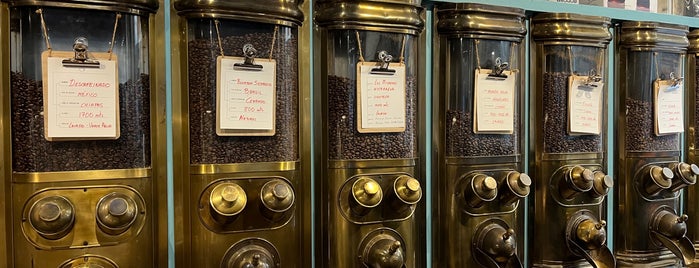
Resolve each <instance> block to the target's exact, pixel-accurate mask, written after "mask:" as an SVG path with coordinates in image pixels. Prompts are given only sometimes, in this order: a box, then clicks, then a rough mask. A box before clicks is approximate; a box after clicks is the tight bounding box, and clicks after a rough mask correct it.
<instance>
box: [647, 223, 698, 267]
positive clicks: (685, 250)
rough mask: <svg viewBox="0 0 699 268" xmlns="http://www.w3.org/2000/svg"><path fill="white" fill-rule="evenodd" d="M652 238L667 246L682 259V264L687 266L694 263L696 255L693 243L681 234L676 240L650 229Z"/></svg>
mask: <svg viewBox="0 0 699 268" xmlns="http://www.w3.org/2000/svg"><path fill="white" fill-rule="evenodd" d="M651 234H652V235H653V238H655V239H656V240H658V241H659V242H660V243H662V244H663V246H665V247H666V248H668V249H669V250H670V251H671V252H672V253H673V254H675V256H677V257H678V258H680V260H682V266H688V265H690V264H692V263H694V258H695V257H696V251H694V244H693V243H692V240H690V239H689V238H687V237H686V236H683V237H681V238H679V239H677V240H674V239H671V238H669V237H667V236H665V235H663V234H661V233H659V232H657V231H651Z"/></svg>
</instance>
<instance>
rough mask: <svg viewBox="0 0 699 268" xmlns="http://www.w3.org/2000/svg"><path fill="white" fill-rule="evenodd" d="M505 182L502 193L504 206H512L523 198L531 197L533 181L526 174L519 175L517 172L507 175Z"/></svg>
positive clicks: (501, 199) (501, 198)
mask: <svg viewBox="0 0 699 268" xmlns="http://www.w3.org/2000/svg"><path fill="white" fill-rule="evenodd" d="M505 182H506V183H504V184H503V186H501V187H502V188H505V189H504V190H503V191H501V193H502V194H501V195H500V202H501V203H502V204H503V205H506V206H507V205H512V204H514V203H515V202H517V201H518V200H520V199H521V198H524V197H526V196H527V195H529V191H530V186H531V185H532V179H531V177H529V175H527V174H525V173H519V172H517V171H512V172H509V173H507V175H506V178H505Z"/></svg>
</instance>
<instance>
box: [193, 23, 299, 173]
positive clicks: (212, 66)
mask: <svg viewBox="0 0 699 268" xmlns="http://www.w3.org/2000/svg"><path fill="white" fill-rule="evenodd" d="M272 38H273V32H271V31H266V32H256V33H247V34H243V35H225V33H222V35H221V40H222V46H223V50H224V54H225V55H226V56H238V57H242V56H243V51H242V48H243V46H244V45H245V44H252V45H253V46H254V47H255V49H257V52H258V53H257V56H258V57H262V58H268V55H269V49H270V46H271V45H272ZM188 49H189V51H188V56H189V57H188V67H189V70H188V71H189V131H190V144H189V146H190V162H191V163H192V164H226V163H249V162H276V161H295V160H297V159H298V158H299V154H298V122H299V118H298V81H297V79H298V67H297V62H298V59H297V57H298V56H297V53H298V51H297V37H296V33H295V32H293V31H291V30H290V28H287V27H280V28H279V33H278V34H277V36H276V40H275V42H274V51H273V58H274V59H275V60H276V62H277V66H276V75H277V79H276V90H277V92H276V93H277V99H276V113H275V117H276V123H275V127H276V131H275V134H274V136H218V135H217V134H216V57H218V56H219V55H220V48H219V46H218V41H217V40H216V39H215V38H214V39H213V40H212V39H208V38H201V39H193V40H191V41H189V43H188Z"/></svg>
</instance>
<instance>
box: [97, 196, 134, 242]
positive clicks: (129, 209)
mask: <svg viewBox="0 0 699 268" xmlns="http://www.w3.org/2000/svg"><path fill="white" fill-rule="evenodd" d="M136 215H137V206H136V201H134V200H133V198H131V197H130V196H127V195H125V194H122V193H116V192H113V193H109V194H107V195H105V196H104V197H102V198H101V199H100V200H99V202H97V215H96V218H97V224H98V225H99V227H100V229H102V231H104V232H105V233H107V234H111V235H118V234H121V233H123V232H125V231H126V230H128V229H129V227H131V225H132V224H133V223H134V222H135V221H136Z"/></svg>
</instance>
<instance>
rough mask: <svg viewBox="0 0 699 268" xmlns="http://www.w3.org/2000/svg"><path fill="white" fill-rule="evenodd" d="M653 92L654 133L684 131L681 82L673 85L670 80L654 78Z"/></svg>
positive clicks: (662, 133)
mask: <svg viewBox="0 0 699 268" xmlns="http://www.w3.org/2000/svg"><path fill="white" fill-rule="evenodd" d="M653 88H654V92H655V94H654V95H655V135H658V136H660V135H664V134H671V133H682V132H684V113H683V111H682V108H683V104H684V96H683V94H682V88H683V86H682V82H680V83H678V84H677V85H674V86H673V81H671V80H656V81H655V82H654V83H653Z"/></svg>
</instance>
